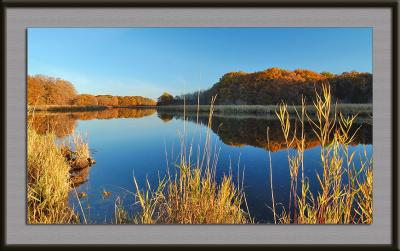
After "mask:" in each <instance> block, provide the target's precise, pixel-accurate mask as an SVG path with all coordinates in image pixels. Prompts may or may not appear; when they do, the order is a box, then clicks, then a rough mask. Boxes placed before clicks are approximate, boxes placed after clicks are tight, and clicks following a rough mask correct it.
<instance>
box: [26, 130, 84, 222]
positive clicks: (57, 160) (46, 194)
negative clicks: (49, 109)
mask: <svg viewBox="0 0 400 251" xmlns="http://www.w3.org/2000/svg"><path fill="white" fill-rule="evenodd" d="M55 138H56V137H55V135H54V134H52V133H48V134H46V135H39V134H37V133H36V131H34V130H33V129H31V128H29V127H28V156H27V161H28V163H27V164H28V165H27V183H28V184H27V221H28V223H29V224H56V223H58V224H64V223H71V222H76V221H77V217H76V215H75V213H74V211H73V209H72V208H70V207H69V206H68V201H67V200H68V194H69V191H70V189H71V184H70V180H69V170H70V166H69V165H68V163H67V161H66V159H65V158H64V156H63V155H62V153H61V150H60V148H59V147H58V146H57V145H56V144H55Z"/></svg>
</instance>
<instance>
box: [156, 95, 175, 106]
mask: <svg viewBox="0 0 400 251" xmlns="http://www.w3.org/2000/svg"><path fill="white" fill-rule="evenodd" d="M173 103H174V96H172V95H171V94H169V93H168V92H164V93H163V94H162V95H161V96H160V97H159V98H158V99H157V105H171V104H173Z"/></svg>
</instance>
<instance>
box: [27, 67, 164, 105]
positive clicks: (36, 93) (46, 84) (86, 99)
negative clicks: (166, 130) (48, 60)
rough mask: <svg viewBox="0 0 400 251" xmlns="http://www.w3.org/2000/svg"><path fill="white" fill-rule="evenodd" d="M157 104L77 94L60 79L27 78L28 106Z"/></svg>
mask: <svg viewBox="0 0 400 251" xmlns="http://www.w3.org/2000/svg"><path fill="white" fill-rule="evenodd" d="M156 104H157V102H156V101H155V100H153V99H150V98H146V97H142V96H112V95H97V96H94V95H91V94H78V93H77V91H76V89H75V87H74V85H73V84H72V83H70V82H68V81H66V80H63V79H60V78H53V77H49V76H44V75H34V76H28V105H34V106H40V105H76V106H97V105H100V106H118V107H121V106H155V105H156Z"/></svg>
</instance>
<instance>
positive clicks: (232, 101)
mask: <svg viewBox="0 0 400 251" xmlns="http://www.w3.org/2000/svg"><path fill="white" fill-rule="evenodd" d="M324 83H325V84H330V86H331V90H332V100H333V101H334V102H336V101H337V102H338V103H371V102H372V74H370V73H360V72H344V73H342V74H338V75H336V74H333V73H328V72H323V73H321V74H320V73H316V72H313V71H310V70H304V69H297V70H295V71H289V70H284V69H280V68H269V69H266V70H265V71H260V72H254V73H245V72H230V73H226V74H225V75H224V76H222V77H221V78H220V80H219V81H218V82H217V83H216V84H214V86H212V87H211V88H210V89H208V90H205V91H200V92H199V93H197V92H195V93H192V94H186V95H182V96H176V97H174V98H173V99H171V98H170V97H169V98H168V99H166V96H165V95H163V96H161V97H160V99H162V98H163V100H164V102H159V105H182V104H183V103H184V99H185V103H186V104H192V105H195V104H197V103H198V101H200V104H203V105H207V104H209V103H210V100H211V98H212V97H213V96H216V95H217V96H218V99H217V104H219V105H276V104H278V103H280V102H282V101H284V102H286V103H288V104H290V105H292V104H301V98H302V97H305V98H306V103H308V104H310V103H311V101H312V98H313V96H314V92H315V89H317V90H318V91H320V90H321V88H322V84H324Z"/></svg>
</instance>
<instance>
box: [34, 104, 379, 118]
mask: <svg viewBox="0 0 400 251" xmlns="http://www.w3.org/2000/svg"><path fill="white" fill-rule="evenodd" d="M118 108H128V109H154V110H157V111H165V112H183V111H185V112H189V113H192V112H196V113H197V112H199V113H208V112H209V110H210V105H186V106H183V105H166V106H102V105H98V106H75V105H50V106H49V105H45V106H36V107H31V106H28V107H27V110H28V111H39V112H46V111H47V112H84V111H102V110H107V109H118ZM277 108H278V105H214V106H213V110H214V113H220V114H240V113H247V114H274V115H275V111H276V109H277ZM300 109H301V105H294V106H293V105H292V106H288V112H289V113H292V114H295V113H296V110H297V111H300ZM333 109H334V108H332V110H333ZM336 109H337V110H338V111H339V112H343V113H344V114H354V113H357V114H359V115H372V111H373V105H372V104H337V106H336ZM306 110H308V111H309V112H312V111H313V110H314V108H313V106H312V105H307V106H306Z"/></svg>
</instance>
